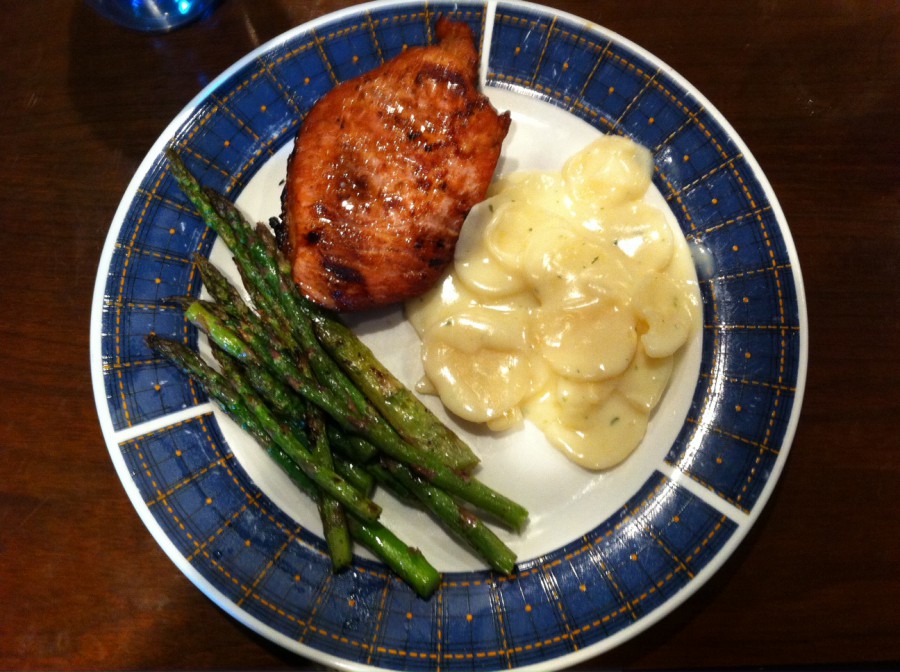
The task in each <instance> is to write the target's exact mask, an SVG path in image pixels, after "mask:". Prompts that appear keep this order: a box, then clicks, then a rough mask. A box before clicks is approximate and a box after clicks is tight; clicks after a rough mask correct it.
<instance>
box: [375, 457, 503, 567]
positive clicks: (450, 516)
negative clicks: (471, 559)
mask: <svg viewBox="0 0 900 672" xmlns="http://www.w3.org/2000/svg"><path fill="white" fill-rule="evenodd" d="M384 464H385V466H386V467H387V469H388V470H389V471H390V473H391V475H393V477H394V478H395V479H397V481H398V482H399V483H400V484H401V485H402V486H403V487H404V488H405V490H406V492H407V493H410V494H412V496H414V497H415V498H416V499H417V500H419V501H420V502H421V503H422V504H423V505H424V506H425V507H426V508H427V509H428V510H429V511H431V513H432V514H433V515H434V516H435V517H436V518H437V519H438V520H439V521H440V522H441V523H443V524H444V525H445V526H446V527H447V528H448V529H449V530H450V531H451V532H453V533H454V534H455V535H456V536H457V537H458V538H459V539H461V540H462V541H464V542H465V543H466V544H468V545H469V546H470V547H471V548H472V550H474V551H475V552H476V553H477V554H478V555H479V556H481V558H483V559H484V560H485V561H486V562H487V563H488V564H489V565H490V566H491V567H492V568H494V569H495V570H497V571H498V572H502V573H503V574H512V572H513V570H514V569H515V568H516V554H515V553H513V551H512V550H511V549H510V548H509V547H508V546H507V545H506V544H504V543H503V541H502V540H501V539H500V538H499V537H498V536H497V535H496V534H494V532H493V530H491V529H490V528H489V527H488V526H487V525H485V524H484V522H482V521H481V520H480V519H479V518H478V517H477V516H476V515H475V514H474V513H472V512H471V511H469V510H467V509H466V508H464V507H462V506H460V505H459V504H457V503H456V502H455V501H454V499H453V498H452V497H450V496H449V495H448V494H447V493H446V492H444V491H443V490H441V489H440V488H436V487H434V486H433V485H430V484H429V483H427V482H426V481H423V480H421V479H419V478H416V477H415V476H413V474H412V472H410V470H409V469H407V468H406V467H405V466H404V465H402V464H398V463H397V462H392V461H388V460H385V461H384Z"/></svg>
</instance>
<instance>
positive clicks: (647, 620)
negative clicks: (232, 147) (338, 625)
mask: <svg viewBox="0 0 900 672" xmlns="http://www.w3.org/2000/svg"><path fill="white" fill-rule="evenodd" d="M421 4H423V2H422V0H370V1H369V2H364V3H361V4H357V5H350V6H348V7H345V8H342V9H339V10H336V11H334V12H330V13H327V14H323V15H322V16H319V17H316V18H314V19H312V20H310V21H307V22H304V23H302V24H299V25H297V26H294V27H293V28H291V29H289V30H287V31H284V32H283V33H281V34H279V35H277V36H275V37H273V38H271V39H269V40H267V41H266V42H264V43H262V44H261V45H259V46H257V47H256V48H254V49H252V50H251V51H250V52H248V53H246V54H245V55H244V56H242V57H241V58H239V59H238V60H236V61H234V62H233V63H232V64H231V65H230V66H228V67H227V68H225V69H224V70H223V71H222V72H221V73H219V74H218V75H217V76H216V77H215V78H214V79H212V80H211V81H210V82H209V83H208V84H207V85H205V86H204V87H202V89H201V90H200V91H199V92H198V93H197V94H196V95H194V96H193V97H192V98H191V99H190V100H189V101H188V102H187V103H186V104H185V105H184V106H183V107H182V108H181V110H180V111H179V112H178V113H177V114H176V115H175V116H174V117H173V119H172V120H171V121H170V122H169V123H168V124H167V125H166V126H165V128H164V129H163V130H162V132H161V133H160V134H159V136H158V137H157V139H156V140H155V141H154V142H153V144H152V145H151V146H150V148H149V149H148V151H147V153H146V155H145V156H144V158H143V159H142V160H141V162H140V163H139V165H138V167H137V168H136V170H135V173H134V175H133V176H132V178H131V180H130V181H129V183H128V185H127V186H126V188H125V191H124V192H123V195H122V198H121V199H120V201H119V204H118V206H117V208H116V210H115V213H114V215H113V217H112V219H111V221H110V224H109V230H108V232H107V235H106V237H105V240H104V243H103V248H102V251H101V254H100V258H99V261H98V267H97V275H96V278H95V283H94V291H93V295H92V300H91V316H90V329H89V364H90V370H91V382H92V391H93V396H94V402H95V408H96V411H97V414H98V419H99V423H100V426H101V430H102V433H103V437H104V442H105V444H106V448H107V451H108V452H109V454H110V457H111V460H112V462H113V465H114V467H115V470H116V475H117V477H118V479H119V481H120V482H121V483H122V486H123V488H124V489H125V492H126V494H127V496H128V498H129V500H130V501H131V503H132V505H133V507H134V509H135V511H136V512H137V514H138V516H139V518H140V519H141V521H142V522H143V523H144V526H145V527H146V528H147V529H148V531H149V532H150V533H151V535H152V536H153V538H154V540H155V541H156V543H157V544H158V545H159V546H160V548H161V549H162V550H163V551H164V553H165V554H166V555H167V556H168V558H169V560H170V561H172V562H173V563H174V564H175V566H176V567H177V568H178V569H179V571H180V572H181V573H182V574H183V575H184V576H185V577H186V578H187V579H188V580H189V581H190V582H191V583H192V584H193V585H194V586H196V587H197V588H198V589H199V590H200V591H201V592H202V593H203V594H204V595H206V597H208V598H209V599H210V600H211V601H212V602H213V603H214V604H216V606H217V607H219V608H221V609H222V610H223V611H224V612H225V613H227V614H228V615H229V616H231V617H233V618H235V619H236V620H237V621H239V622H240V623H242V624H243V625H244V626H246V627H248V628H249V629H250V630H251V631H253V632H256V633H257V634H259V635H261V636H263V637H265V638H267V639H269V640H270V641H272V642H274V643H276V644H278V645H279V646H281V647H283V648H285V649H286V650H288V651H291V652H293V653H294V654H297V655H300V656H303V657H306V658H309V659H310V660H314V661H317V662H320V663H323V664H326V665H329V666H331V667H334V668H335V669H342V670H389V669H391V668H382V667H377V666H372V665H368V664H361V663H356V662H353V661H350V660H347V659H345V658H340V657H337V656H336V655H334V654H331V653H328V652H325V651H322V650H320V649H317V648H314V647H312V646H309V645H306V644H304V643H301V642H298V641H296V640H292V639H291V638H289V637H287V636H286V635H284V634H282V633H281V632H279V631H277V630H275V629H274V628H273V627H272V626H270V625H268V624H266V623H264V622H262V621H260V620H259V619H258V618H256V617H254V616H252V615H251V614H249V613H248V612H247V611H245V610H243V609H241V608H240V607H238V606H237V605H236V604H234V603H233V602H232V601H231V600H229V599H228V598H227V597H226V596H224V595H223V594H222V593H221V592H220V591H219V590H218V589H217V588H216V587H215V586H213V585H212V584H211V583H210V582H209V581H208V580H207V579H206V578H205V577H203V575H202V574H201V573H200V572H199V571H198V570H197V569H196V568H195V567H193V566H192V565H191V564H190V563H189V562H188V561H187V560H186V558H185V557H184V556H183V555H182V554H181V552H180V551H179V550H178V549H177V547H176V546H175V544H174V542H173V541H172V540H171V539H170V537H169V536H168V535H167V534H166V531H165V530H164V529H163V527H162V526H161V525H160V524H159V523H158V522H157V521H156V520H155V519H154V518H153V516H152V513H151V512H150V510H149V509H148V507H147V506H146V503H145V502H144V500H143V498H142V497H141V495H140V492H139V490H138V487H137V485H136V483H135V482H134V480H133V479H132V478H131V477H130V474H129V472H128V467H127V464H126V462H125V458H124V456H123V454H122V452H121V448H120V445H121V443H122V442H123V441H125V440H127V437H126V436H125V435H126V434H127V431H123V430H116V429H115V427H114V426H113V421H112V417H111V414H110V412H109V409H108V406H107V401H106V390H105V387H104V377H103V358H102V345H101V344H102V334H103V321H102V316H103V304H104V298H105V294H106V292H105V290H106V283H107V279H108V272H109V270H110V268H111V262H112V260H113V257H114V252H115V249H116V242H117V237H118V233H119V232H120V230H121V227H122V225H123V224H124V221H125V215H126V214H127V212H128V209H129V207H130V205H131V203H132V201H133V198H134V196H135V195H136V193H137V191H138V188H139V186H140V184H141V182H142V179H143V177H144V176H145V175H146V174H147V172H148V171H149V170H150V168H151V166H152V165H153V164H154V163H155V161H156V160H157V159H158V157H159V155H160V154H161V153H162V151H163V149H164V148H165V146H166V145H167V144H168V142H169V141H170V140H171V138H172V137H173V136H174V134H175V132H176V131H177V129H178V128H180V127H181V126H182V125H183V124H184V123H185V122H186V121H187V120H188V119H189V117H190V116H191V114H192V112H193V111H195V110H196V109H197V107H198V106H199V105H200V104H202V103H203V102H204V101H205V100H207V99H208V98H209V96H210V95H211V94H212V93H214V92H215V91H216V89H217V88H218V87H219V86H220V85H221V84H223V83H224V82H226V81H227V80H228V79H229V78H230V77H232V76H233V75H234V74H235V73H236V72H237V71H239V70H240V69H241V68H242V67H244V66H246V65H247V64H248V63H250V62H252V61H253V60H255V59H256V58H258V57H259V56H261V55H263V54H266V53H268V52H270V51H271V50H273V49H275V48H277V47H278V46H279V45H282V44H284V43H286V42H289V41H290V40H292V39H293V38H294V37H296V36H297V35H299V34H302V33H304V32H307V31H310V30H315V29H317V28H319V27H321V26H323V25H328V24H331V23H333V22H336V21H340V20H343V19H345V18H348V17H351V16H356V15H359V14H360V13H365V12H369V11H373V10H382V9H385V8H390V7H403V6H407V5H421ZM425 4H427V2H426V3H425ZM456 4H457V5H459V6H477V7H483V8H484V11H485V14H486V16H489V17H490V19H489V20H488V22H486V24H485V35H486V36H487V34H488V32H489V31H490V30H491V28H492V21H493V19H494V16H495V14H496V12H497V11H498V9H499V7H501V6H503V5H510V6H514V7H516V8H521V9H525V10H528V11H531V12H534V13H537V14H539V15H543V16H550V17H559V18H563V19H566V20H568V21H571V22H575V23H578V24H581V25H583V26H584V27H585V28H586V29H589V30H591V31H596V32H597V33H598V34H599V35H602V36H603V37H605V38H607V39H610V40H611V41H613V42H615V43H617V44H619V45H621V46H624V47H626V48H627V49H630V50H632V51H633V52H635V53H636V54H638V55H639V56H640V57H642V58H643V59H645V60H647V61H648V62H651V63H653V64H655V65H657V66H658V67H659V68H660V70H661V71H663V72H664V73H665V74H666V76H668V77H670V78H671V79H672V80H673V81H675V82H676V83H677V84H678V85H679V86H681V87H682V88H683V90H684V91H685V92H686V93H688V94H690V95H691V96H692V97H693V98H694V99H695V100H696V101H697V102H698V103H699V104H700V105H701V106H702V107H703V109H704V110H705V111H706V112H707V113H708V114H710V115H711V116H712V117H713V118H714V119H715V120H716V123H717V124H719V125H720V126H721V128H722V129H723V131H724V132H725V133H726V134H727V136H728V138H729V140H730V141H731V142H733V143H734V144H735V146H736V147H738V148H739V150H740V151H741V154H742V158H743V159H744V160H745V161H746V163H747V165H748V166H749V168H750V169H751V171H752V174H753V176H754V178H755V179H756V180H757V181H758V183H759V186H760V189H761V190H762V191H763V193H764V194H765V196H766V198H767V199H768V202H769V204H770V206H771V209H772V213H773V216H774V218H775V221H776V222H777V224H778V230H779V233H780V235H781V237H782V239H783V243H784V247H785V254H786V256H787V258H788V259H789V260H790V264H791V268H790V274H791V278H792V280H793V283H794V291H795V295H796V304H797V305H796V308H797V322H798V332H799V343H798V355H797V373H796V376H797V380H796V385H795V386H794V392H793V403H792V408H791V412H790V417H789V419H788V422H787V424H786V427H785V431H784V437H783V439H782V441H781V445H780V447H779V456H778V459H777V460H776V461H775V462H774V464H773V466H772V469H771V472H770V474H769V476H768V478H767V480H766V483H765V485H764V486H763V488H762V489H761V491H760V494H759V496H758V497H757V499H756V502H755V503H754V504H753V506H752V508H751V509H750V510H749V511H748V512H747V514H746V516H745V518H744V519H743V520H741V521H740V522H739V524H737V525H736V528H735V530H734V533H733V534H732V535H731V537H730V538H729V539H728V540H727V542H725V543H724V544H723V546H722V547H721V548H720V549H719V551H718V552H717V553H716V554H715V556H714V557H712V558H711V559H710V561H709V562H708V563H707V564H706V565H705V566H704V567H703V568H702V569H701V570H700V571H699V572H698V573H697V574H696V576H695V577H694V578H693V579H692V580H691V581H690V582H689V583H688V584H686V585H684V586H682V587H681V588H680V589H679V590H678V591H677V592H676V593H675V594H674V595H672V596H671V597H669V598H667V599H666V600H665V602H663V603H662V604H660V605H659V606H658V607H656V608H655V609H653V610H652V611H651V612H650V613H648V614H646V615H644V616H642V617H641V618H640V619H639V620H638V621H637V622H635V623H633V624H631V625H629V626H627V627H625V628H623V629H622V630H619V631H617V632H615V633H614V634H612V635H609V636H607V637H604V638H603V639H602V640H600V641H598V642H595V643H594V644H591V645H588V646H586V647H584V648H582V649H579V650H577V651H572V652H569V653H566V654H563V655H560V656H557V657H555V658H552V659H548V660H546V661H542V662H540V663H534V664H528V665H524V666H519V667H516V668H514V669H518V670H535V671H536V670H551V669H563V668H566V667H570V666H572V665H576V664H578V663H580V662H584V661H586V660H589V659H592V658H595V657H597V656H599V655H602V654H603V653H606V652H608V651H610V650H612V649H614V648H616V647H618V646H619V645H621V644H622V643H624V642H625V641H628V640H630V639H632V638H634V637H635V636H637V635H638V634H640V633H642V632H644V631H646V630H647V629H649V628H650V627H652V626H653V625H655V624H656V623H658V622H659V621H660V620H662V619H663V618H665V617H666V616H668V615H670V614H671V613H672V612H673V611H676V610H677V609H678V607H680V606H681V605H682V604H683V603H684V602H685V601H687V600H688V599H689V598H690V597H692V596H693V595H694V594H696V592H697V591H698V590H699V589H700V588H701V587H702V586H704V585H705V584H706V583H707V582H708V580H709V579H710V578H711V577H712V576H713V575H715V574H716V573H717V572H718V571H720V569H721V568H722V566H723V565H724V564H725V563H726V562H728V561H729V560H730V559H731V558H732V557H733V556H734V552H735V550H736V549H737V548H738V547H739V546H740V545H741V544H742V543H743V541H744V539H745V538H746V536H747V535H748V533H749V532H750V530H751V529H753V528H754V527H755V525H756V523H757V521H758V519H759V517H760V515H761V514H762V512H763V510H765V509H766V508H767V506H768V504H769V501H770V500H771V496H772V493H773V492H774V490H775V488H776V487H777V486H778V484H779V483H780V482H781V476H782V473H783V471H784V468H785V465H786V463H787V459H788V456H789V454H790V451H791V448H792V445H793V441H794V438H795V435H796V430H797V426H798V424H799V419H800V415H801V411H802V406H803V399H804V395H805V388H806V382H807V372H808V359H809V320H808V306H807V301H806V292H805V287H804V282H803V274H802V271H801V266H800V260H799V256H798V253H797V248H796V245H795V243H794V239H793V235H792V233H791V230H790V228H789V225H788V222H787V218H786V216H785V214H784V211H783V209H782V207H781V204H780V202H779V200H778V198H777V195H776V194H775V192H774V189H773V188H772V186H771V184H770V182H769V180H768V177H767V176H766V174H765V173H764V171H763V170H762V168H761V166H760V165H759V163H758V162H757V160H756V158H755V156H754V155H753V154H752V152H751V151H750V149H749V148H748V147H747V145H746V144H745V142H744V140H743V138H741V136H740V135H739V134H738V133H737V131H736V130H735V128H734V127H733V126H732V125H731V123H730V122H729V121H728V120H727V118H726V117H725V116H724V115H723V114H722V113H721V112H720V111H719V110H718V108H716V107H715V106H714V105H713V104H712V103H711V102H710V101H709V100H708V99H707V98H706V97H705V96H704V95H703V93H702V92H700V91H699V90H698V89H697V88H696V87H694V86H693V85H692V84H691V83H690V82H689V81H687V80H686V79H685V78H684V77H683V76H681V75H680V74H679V73H678V72H677V71H676V70H675V69H674V68H672V67H671V66H670V65H669V64H668V63H666V62H664V61H663V60H662V59H660V58H659V57H657V56H655V55H654V54H653V53H652V52H650V51H648V50H647V49H645V48H643V47H642V46H640V45H638V44H636V43H635V42H633V41H631V40H630V39H628V38H626V37H624V36H622V35H621V34H619V33H617V32H615V31H613V30H610V29H609V28H607V27H605V26H603V25H602V24H598V23H596V22H593V21H590V20H587V19H584V18H582V17H579V16H577V15H575V14H572V13H569V12H566V11H562V10H559V9H556V8H553V7H550V6H547V5H542V4H539V3H535V2H531V1H516V2H512V1H511V0H457V2H456ZM485 51H488V50H485ZM486 58H487V55H486V54H484V55H483V62H486ZM479 74H480V76H481V77H482V78H484V77H485V76H486V74H487V73H486V71H484V69H483V68H482V69H481V71H480V73H479ZM187 411H189V412H190V413H189V415H190V416H191V417H194V416H196V415H197V407H194V408H191V409H187ZM176 415H177V414H169V415H167V416H164V417H166V418H169V419H170V420H171V419H172V418H174V417H175V416H176ZM172 421H174V420H172ZM140 427H141V425H138V426H137V429H139V428H140ZM137 434H138V435H140V432H137Z"/></svg>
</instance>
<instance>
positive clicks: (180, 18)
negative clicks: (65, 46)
mask: <svg viewBox="0 0 900 672" xmlns="http://www.w3.org/2000/svg"><path fill="white" fill-rule="evenodd" d="M86 2H87V4H88V6H90V7H91V8H92V9H94V10H95V11H96V12H97V13H99V14H100V15H102V16H104V17H106V18H107V19H110V20H111V21H115V22H116V23H118V24H119V25H121V26H125V27H126V28H131V29H133V30H140V31H143V32H148V33H161V32H167V31H170V30H174V29H175V28H179V27H181V26H183V25H185V24H187V23H190V22H191V21H195V20H197V19H199V18H201V17H203V16H205V15H206V14H208V13H209V12H211V11H212V9H213V7H214V6H215V5H217V4H218V2H219V0H86Z"/></svg>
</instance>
